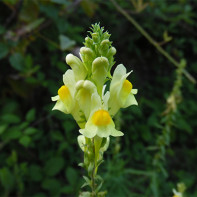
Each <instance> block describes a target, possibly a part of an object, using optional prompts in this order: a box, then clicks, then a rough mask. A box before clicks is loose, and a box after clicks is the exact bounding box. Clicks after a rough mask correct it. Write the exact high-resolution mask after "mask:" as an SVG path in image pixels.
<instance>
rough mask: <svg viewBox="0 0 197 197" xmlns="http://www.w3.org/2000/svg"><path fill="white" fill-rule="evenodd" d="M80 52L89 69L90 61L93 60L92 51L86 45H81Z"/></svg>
mask: <svg viewBox="0 0 197 197" xmlns="http://www.w3.org/2000/svg"><path fill="white" fill-rule="evenodd" d="M80 54H81V58H82V60H83V63H84V64H85V66H86V68H87V70H89V71H91V66H92V61H93V60H94V52H93V51H92V49H90V48H88V47H81V49H80Z"/></svg>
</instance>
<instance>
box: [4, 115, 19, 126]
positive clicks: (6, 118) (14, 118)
mask: <svg viewBox="0 0 197 197" xmlns="http://www.w3.org/2000/svg"><path fill="white" fill-rule="evenodd" d="M2 120H3V121H4V122H6V123H10V124H16V123H19V122H20V118H19V117H18V116H17V115H14V114H5V115H3V116H2Z"/></svg>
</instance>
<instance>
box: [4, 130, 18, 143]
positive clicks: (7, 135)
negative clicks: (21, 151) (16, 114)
mask: <svg viewBox="0 0 197 197" xmlns="http://www.w3.org/2000/svg"><path fill="white" fill-rule="evenodd" d="M21 134H22V133H21V131H19V130H18V128H17V127H13V128H10V129H9V130H7V131H6V132H4V133H3V134H2V139H3V141H8V140H13V139H18V138H20V136H21Z"/></svg>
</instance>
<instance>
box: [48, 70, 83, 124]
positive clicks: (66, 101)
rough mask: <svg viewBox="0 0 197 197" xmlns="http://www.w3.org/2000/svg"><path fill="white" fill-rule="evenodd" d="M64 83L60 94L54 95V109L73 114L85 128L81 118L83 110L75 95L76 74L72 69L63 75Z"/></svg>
mask: <svg viewBox="0 0 197 197" xmlns="http://www.w3.org/2000/svg"><path fill="white" fill-rule="evenodd" d="M63 82H64V85H63V86H61V87H60V88H59V90H58V95H57V96H54V97H52V98H51V99H52V101H56V104H55V106H54V107H53V109H52V110H59V111H62V112H63V113H65V114H72V116H73V118H74V119H75V120H76V121H77V123H78V125H79V126H80V127H81V128H83V127H84V125H85V122H83V121H82V120H81V115H82V114H81V112H80V108H79V105H78V103H77V102H76V100H75V99H74V96H75V91H76V88H75V85H76V81H75V76H74V72H73V71H72V70H70V69H69V70H67V71H66V73H65V74H64V75H63Z"/></svg>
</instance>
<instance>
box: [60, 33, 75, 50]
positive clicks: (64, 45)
mask: <svg viewBox="0 0 197 197" xmlns="http://www.w3.org/2000/svg"><path fill="white" fill-rule="evenodd" d="M59 40H60V48H61V50H62V51H64V50H66V49H69V48H70V47H72V46H74V45H75V41H74V40H71V39H70V38H68V37H67V36H64V35H60V36H59Z"/></svg>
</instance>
